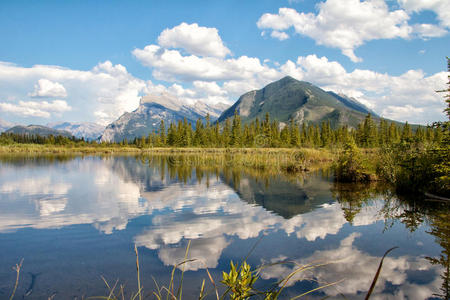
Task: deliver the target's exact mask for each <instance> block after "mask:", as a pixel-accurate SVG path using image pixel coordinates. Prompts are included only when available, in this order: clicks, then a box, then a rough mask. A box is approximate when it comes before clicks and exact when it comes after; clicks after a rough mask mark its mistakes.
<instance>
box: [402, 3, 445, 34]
mask: <svg viewBox="0 0 450 300" xmlns="http://www.w3.org/2000/svg"><path fill="white" fill-rule="evenodd" d="M398 3H399V4H400V5H401V6H402V7H403V8H404V9H406V10H407V11H409V12H417V13H418V12H421V11H424V10H430V11H432V12H434V13H435V14H436V15H437V18H438V20H439V22H440V23H441V25H442V26H445V27H447V28H450V2H449V1H447V0H427V1H423V0H398Z"/></svg>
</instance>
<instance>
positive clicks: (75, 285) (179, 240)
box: [0, 157, 450, 299]
mask: <svg viewBox="0 0 450 300" xmlns="http://www.w3.org/2000/svg"><path fill="white" fill-rule="evenodd" d="M449 220H450V214H449V208H448V207H446V206H444V205H443V204H439V203H435V204H431V205H427V206H426V207H424V206H420V205H418V204H414V202H412V201H409V202H405V201H400V200H398V199H397V197H396V196H395V195H393V194H392V193H390V192H389V191H386V190H383V189H382V188H380V187H374V186H360V185H339V186H338V185H335V184H334V183H333V181H332V178H330V177H329V176H326V174H322V173H320V172H319V173H314V174H308V175H305V176H297V177H289V178H286V177H283V176H270V175H267V174H262V173H255V172H244V171H242V170H233V169H229V168H227V169H224V170H221V169H212V168H203V167H198V166H192V165H191V166H186V165H179V164H174V163H173V160H171V159H167V158H165V157H158V158H151V157H150V158H148V157H147V158H136V157H85V158H82V157H75V158H55V157H54V158H51V159H50V158H1V159H0V299H5V298H9V294H10V293H11V290H12V287H13V285H14V280H15V273H14V271H13V270H12V268H11V267H12V266H14V265H15V264H16V263H18V262H19V261H20V259H22V258H24V263H23V269H22V272H21V280H20V284H19V287H18V291H17V294H16V295H17V297H16V299H47V297H51V296H54V297H55V299H81V298H82V297H83V296H84V297H86V296H99V295H106V294H107V290H106V288H105V284H104V283H103V281H102V279H101V276H104V277H105V279H106V280H108V281H109V282H110V283H114V282H115V281H116V280H117V279H118V280H119V282H120V283H122V284H125V290H126V292H127V294H128V295H129V294H130V292H132V291H135V290H136V285H137V283H136V269H135V259H136V258H135V255H134V249H133V247H134V244H136V245H137V246H138V250H139V254H140V262H141V277H142V278H143V285H144V288H145V291H146V292H150V291H152V290H153V288H154V283H153V280H152V276H154V277H155V279H156V281H157V282H158V283H159V284H162V285H164V284H166V285H167V284H168V280H169V276H170V272H171V269H172V266H173V265H174V264H176V263H177V262H181V261H183V259H184V255H185V249H186V247H187V245H188V241H191V246H190V251H189V257H190V258H192V259H197V260H195V261H193V262H190V263H188V264H186V265H185V267H186V270H187V272H186V274H185V282H184V289H183V296H184V298H185V299H194V298H196V296H197V297H198V293H199V289H200V285H201V282H202V279H203V278H207V274H206V271H205V268H206V267H207V268H208V269H209V271H210V272H211V275H212V276H213V277H214V278H215V280H216V282H218V281H220V279H221V272H222V271H223V270H228V269H229V262H230V260H233V261H235V262H238V261H240V260H242V259H243V258H244V257H245V256H246V255H247V254H248V253H249V251H250V249H251V248H252V247H253V246H254V245H255V244H256V243H258V244H257V246H256V248H255V250H254V251H253V252H252V253H251V255H250V257H249V259H248V262H249V263H250V264H251V265H252V266H259V265H262V264H268V263H273V262H280V261H284V260H290V261H293V262H296V263H298V264H308V263H317V262H328V263H329V264H327V265H325V266H322V267H317V268H314V269H312V270H310V271H308V272H303V273H299V274H298V275H296V276H295V277H294V278H293V280H291V281H290V282H289V284H288V286H289V288H288V289H286V291H285V293H284V297H283V298H288V296H293V295H298V294H300V293H302V292H305V291H307V290H310V289H312V288H315V287H317V286H318V284H321V285H323V284H326V283H330V282H335V281H339V280H341V279H343V281H342V282H340V283H338V284H336V285H334V286H332V287H328V288H326V289H323V290H322V291H320V292H318V293H316V294H314V295H313V296H311V298H319V299H322V298H324V297H326V296H329V297H331V298H337V299H343V297H342V295H344V296H345V297H346V298H348V299H360V298H364V296H365V293H366V291H367V290H368V288H369V287H370V284H371V281H372V278H373V276H374V274H375V272H376V270H377V267H378V264H379V262H380V259H381V257H382V255H383V254H384V252H385V251H386V250H387V249H389V248H391V247H393V246H398V247H399V248H398V249H396V250H394V251H393V252H391V253H390V254H389V256H388V257H387V258H386V259H385V261H384V265H383V269H382V272H381V275H380V278H379V280H378V283H377V286H376V289H375V296H374V297H373V299H404V298H407V299H426V298H432V297H434V298H445V297H446V296H445V293H446V292H447V296H448V277H449V273H448V262H449V260H448V251H449V248H450V247H449V244H450V242H449V239H450V238H449V233H450V226H449V223H450V221H449ZM258 241H259V242H258ZM445 247H446V248H445ZM445 251H446V252H445ZM292 270H293V266H292V265H287V264H277V265H275V266H273V267H270V268H267V269H264V271H263V272H262V273H261V279H260V280H259V284H260V285H269V284H272V283H274V282H276V281H277V280H280V279H281V278H283V277H284V276H286V275H287V274H289V273H290V272H291V271H292ZM446 284H447V286H446ZM209 287H211V286H210V285H209ZM445 289H447V291H445ZM433 294H435V296H433Z"/></svg>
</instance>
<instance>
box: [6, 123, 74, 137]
mask: <svg viewBox="0 0 450 300" xmlns="http://www.w3.org/2000/svg"><path fill="white" fill-rule="evenodd" d="M5 132H6V133H15V134H29V135H40V136H49V135H53V136H58V135H62V136H66V137H72V134H71V133H70V132H68V131H64V130H56V129H53V128H50V127H46V126H41V125H28V126H22V125H17V126H14V127H12V128H10V129H8V130H6V131H5Z"/></svg>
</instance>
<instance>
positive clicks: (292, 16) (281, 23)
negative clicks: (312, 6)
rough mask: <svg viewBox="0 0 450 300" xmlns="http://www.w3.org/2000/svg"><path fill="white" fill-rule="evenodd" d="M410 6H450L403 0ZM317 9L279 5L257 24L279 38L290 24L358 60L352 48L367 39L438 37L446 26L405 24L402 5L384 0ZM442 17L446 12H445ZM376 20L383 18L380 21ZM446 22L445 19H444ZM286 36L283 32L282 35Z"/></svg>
mask: <svg viewBox="0 0 450 300" xmlns="http://www.w3.org/2000/svg"><path fill="white" fill-rule="evenodd" d="M401 2H403V6H405V7H408V8H409V9H410V10H415V11H419V10H422V9H433V10H435V11H437V9H438V8H440V9H446V10H447V13H442V14H441V16H444V15H445V14H448V11H450V8H449V7H448V3H447V2H448V1H447V2H446V3H447V4H444V1H425V2H439V3H436V4H433V5H420V4H418V3H419V2H420V3H422V2H424V1H414V0H413V1H408V0H403V1H401ZM317 7H318V10H319V12H318V13H317V14H314V13H304V12H298V11H296V10H295V9H292V8H280V9H279V11H278V14H270V13H266V14H263V15H262V16H261V17H260V18H259V20H258V22H257V26H258V27H259V28H260V29H266V30H272V34H271V36H272V37H274V38H278V39H280V36H281V33H282V32H283V31H286V30H288V29H289V28H291V27H292V28H294V30H295V32H296V33H298V34H300V35H304V36H307V37H310V38H312V39H314V40H315V41H316V42H317V44H319V45H324V46H327V47H332V48H338V49H340V50H341V52H342V54H344V55H345V56H347V57H349V58H350V59H351V60H352V61H353V62H360V61H362V59H361V58H360V57H357V56H356V55H355V53H354V50H355V49H356V48H358V47H359V46H361V45H363V44H364V43H365V42H367V41H371V40H379V39H395V38H401V39H410V38H412V37H413V36H414V35H416V36H418V37H421V38H430V37H439V36H442V35H444V34H446V33H447V30H445V29H443V28H440V27H438V26H435V25H432V24H415V25H414V26H411V25H409V24H408V21H409V19H410V16H409V15H408V13H407V11H405V10H404V9H397V10H390V9H389V7H388V5H387V4H386V3H385V1H384V0H367V1H359V0H327V1H325V2H321V3H319V4H318V5H317ZM445 17H447V18H446V20H448V19H449V18H448V16H447V15H445ZM380 20H383V21H382V22H380ZM446 22H447V21H446ZM285 37H286V36H285Z"/></svg>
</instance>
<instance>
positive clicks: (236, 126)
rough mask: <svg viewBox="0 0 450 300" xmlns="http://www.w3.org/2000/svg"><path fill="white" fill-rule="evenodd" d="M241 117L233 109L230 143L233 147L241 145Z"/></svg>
mask: <svg viewBox="0 0 450 300" xmlns="http://www.w3.org/2000/svg"><path fill="white" fill-rule="evenodd" d="M241 135H242V133H241V117H240V116H239V115H238V113H237V110H235V111H234V116H233V125H232V127H231V145H232V146H234V147H239V146H241V143H242V141H241Z"/></svg>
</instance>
